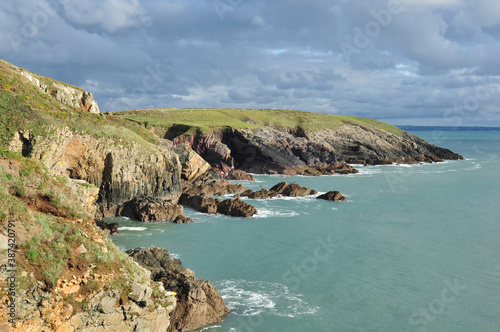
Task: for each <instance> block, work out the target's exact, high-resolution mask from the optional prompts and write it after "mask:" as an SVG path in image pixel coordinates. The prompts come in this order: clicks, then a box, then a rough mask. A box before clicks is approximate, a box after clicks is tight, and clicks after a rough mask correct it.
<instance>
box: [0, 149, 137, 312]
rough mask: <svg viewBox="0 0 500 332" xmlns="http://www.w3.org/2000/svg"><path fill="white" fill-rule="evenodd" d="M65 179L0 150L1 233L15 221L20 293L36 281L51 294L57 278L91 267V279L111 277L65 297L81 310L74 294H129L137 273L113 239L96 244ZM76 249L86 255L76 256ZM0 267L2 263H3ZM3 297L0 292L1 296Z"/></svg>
mask: <svg viewBox="0 0 500 332" xmlns="http://www.w3.org/2000/svg"><path fill="white" fill-rule="evenodd" d="M66 181H68V180H67V179H66V178H64V177H60V176H53V175H51V174H50V173H49V171H48V170H47V169H46V168H45V167H44V166H43V165H42V164H41V163H40V162H38V161H35V160H32V159H27V158H24V157H22V156H21V155H19V154H17V153H13V152H10V151H6V150H0V229H1V230H2V232H4V233H5V234H7V231H6V229H7V227H8V221H12V220H14V221H15V233H16V241H17V250H16V264H17V270H18V271H23V273H22V274H21V273H20V274H18V276H17V282H18V285H17V288H18V293H19V294H21V293H22V291H23V290H26V289H31V288H32V287H33V286H35V285H36V282H37V281H42V282H43V283H44V285H45V286H46V288H47V289H48V290H53V289H54V287H55V285H56V281H57V280H58V279H59V278H61V277H63V278H66V279H70V278H71V276H72V275H80V274H82V273H84V272H85V270H87V268H88V267H90V266H91V265H95V268H94V269H90V271H91V275H96V274H99V275H106V276H109V279H108V280H107V281H106V282H105V283H104V284H103V283H98V282H96V281H93V280H91V281H89V282H88V283H87V284H85V285H83V286H82V288H81V290H80V292H79V293H78V294H75V295H69V296H67V298H65V299H64V301H65V302H67V303H71V304H72V305H73V307H74V308H75V309H76V310H77V311H79V310H83V309H85V307H86V305H87V303H86V302H85V301H83V302H78V301H76V300H75V298H74V296H76V295H82V296H86V295H89V294H92V293H94V294H95V293H96V292H98V291H100V290H101V289H102V288H105V289H118V290H120V291H121V292H123V293H124V294H128V293H127V291H128V287H129V286H128V285H127V282H128V281H130V280H133V276H134V275H136V276H138V275H140V274H141V271H140V270H139V269H138V268H137V266H136V265H135V264H134V263H133V262H132V261H131V260H130V259H129V258H128V256H127V255H126V254H125V253H123V252H121V251H120V250H119V249H118V248H117V247H116V246H114V245H113V244H112V243H111V241H105V242H96V239H97V238H103V237H104V236H103V235H102V233H101V232H100V231H99V230H97V229H96V228H95V227H94V226H93V219H92V217H91V216H90V215H88V212H87V211H85V210H84V208H83V207H82V206H81V205H79V204H78V203H75V202H77V201H78V200H77V199H76V197H75V196H74V194H73V193H72V192H71V190H69V189H68V187H67V186H66V185H65V183H66ZM80 245H83V246H84V247H85V248H86V249H87V252H86V253H84V254H81V255H76V254H75V249H76V248H77V247H79V246H80ZM2 255H3V257H2ZM5 257H6V252H1V251H0V258H5ZM1 264H5V261H3V259H2V263H1ZM124 275H126V276H127V277H124ZM144 281H145V280H143V282H144ZM4 295H5V293H4V290H3V289H2V290H0V298H2V296H4Z"/></svg>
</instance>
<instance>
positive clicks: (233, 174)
mask: <svg viewBox="0 0 500 332" xmlns="http://www.w3.org/2000/svg"><path fill="white" fill-rule="evenodd" d="M226 179H227V180H238V181H255V178H254V177H253V175H251V174H248V173H247V172H245V171H242V170H240V169H232V170H231V171H229V173H228V174H227V177H226Z"/></svg>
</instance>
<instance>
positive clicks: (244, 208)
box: [217, 198, 257, 217]
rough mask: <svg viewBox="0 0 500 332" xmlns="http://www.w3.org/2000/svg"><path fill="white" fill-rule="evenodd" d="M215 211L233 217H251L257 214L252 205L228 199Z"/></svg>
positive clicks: (237, 199)
mask: <svg viewBox="0 0 500 332" xmlns="http://www.w3.org/2000/svg"><path fill="white" fill-rule="evenodd" d="M217 211H218V212H219V213H221V214H225V215H228V216H233V217H251V216H253V215H254V214H257V209H256V208H255V207H253V206H252V205H250V204H248V203H245V202H243V201H242V200H240V199H239V198H236V199H234V200H232V199H230V198H228V199H226V200H225V201H222V202H221V203H220V204H219V205H218V206H217Z"/></svg>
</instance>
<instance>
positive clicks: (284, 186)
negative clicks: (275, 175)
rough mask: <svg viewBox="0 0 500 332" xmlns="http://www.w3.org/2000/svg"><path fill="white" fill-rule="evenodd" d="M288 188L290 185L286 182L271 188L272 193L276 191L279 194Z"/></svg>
mask: <svg viewBox="0 0 500 332" xmlns="http://www.w3.org/2000/svg"><path fill="white" fill-rule="evenodd" d="M286 187H288V183H286V182H280V183H278V184H275V185H274V186H272V187H271V189H269V190H271V191H275V192H277V193H278V194H281V193H282V192H283V190H285V188H286Z"/></svg>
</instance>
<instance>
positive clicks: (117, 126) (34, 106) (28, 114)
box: [0, 60, 157, 148]
mask: <svg viewBox="0 0 500 332" xmlns="http://www.w3.org/2000/svg"><path fill="white" fill-rule="evenodd" d="M33 75H34V76H35V77H37V78H38V79H39V80H40V81H42V82H44V83H45V84H47V85H49V86H51V85H52V84H56V83H57V84H62V85H67V86H71V85H69V84H66V83H62V82H58V81H55V80H52V79H50V78H47V77H43V76H38V75H36V74H33ZM71 87H73V86H71ZM74 88H75V87H74ZM58 128H69V129H70V130H71V131H73V132H77V133H80V134H88V135H91V136H94V137H98V138H101V137H107V138H111V139H113V140H115V141H116V142H117V145H130V144H141V145H143V146H145V147H147V148H150V145H149V144H147V143H148V142H149V143H156V142H157V140H156V138H155V136H154V135H153V134H152V133H151V132H149V131H147V130H146V129H145V128H144V127H143V126H139V125H137V124H133V123H130V122H129V121H120V119H115V118H114V117H104V116H101V115H99V114H91V113H88V112H84V111H82V109H80V108H75V107H71V106H68V105H65V104H63V103H60V102H59V101H57V100H55V99H54V98H52V97H51V96H50V95H49V94H47V93H45V92H43V91H41V90H40V89H39V88H38V87H36V86H35V85H33V84H32V83H31V82H30V81H29V80H28V79H27V78H25V77H24V76H22V75H21V74H20V69H19V68H17V67H15V66H14V65H12V64H10V63H8V62H6V61H4V60H0V148H6V147H7V145H8V144H9V143H10V142H11V140H12V138H13V136H14V134H15V133H16V132H17V131H18V130H20V129H21V130H23V129H24V130H29V131H30V132H31V133H32V134H33V135H34V136H49V135H51V134H53V133H54V131H55V130H57V129H58Z"/></svg>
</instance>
